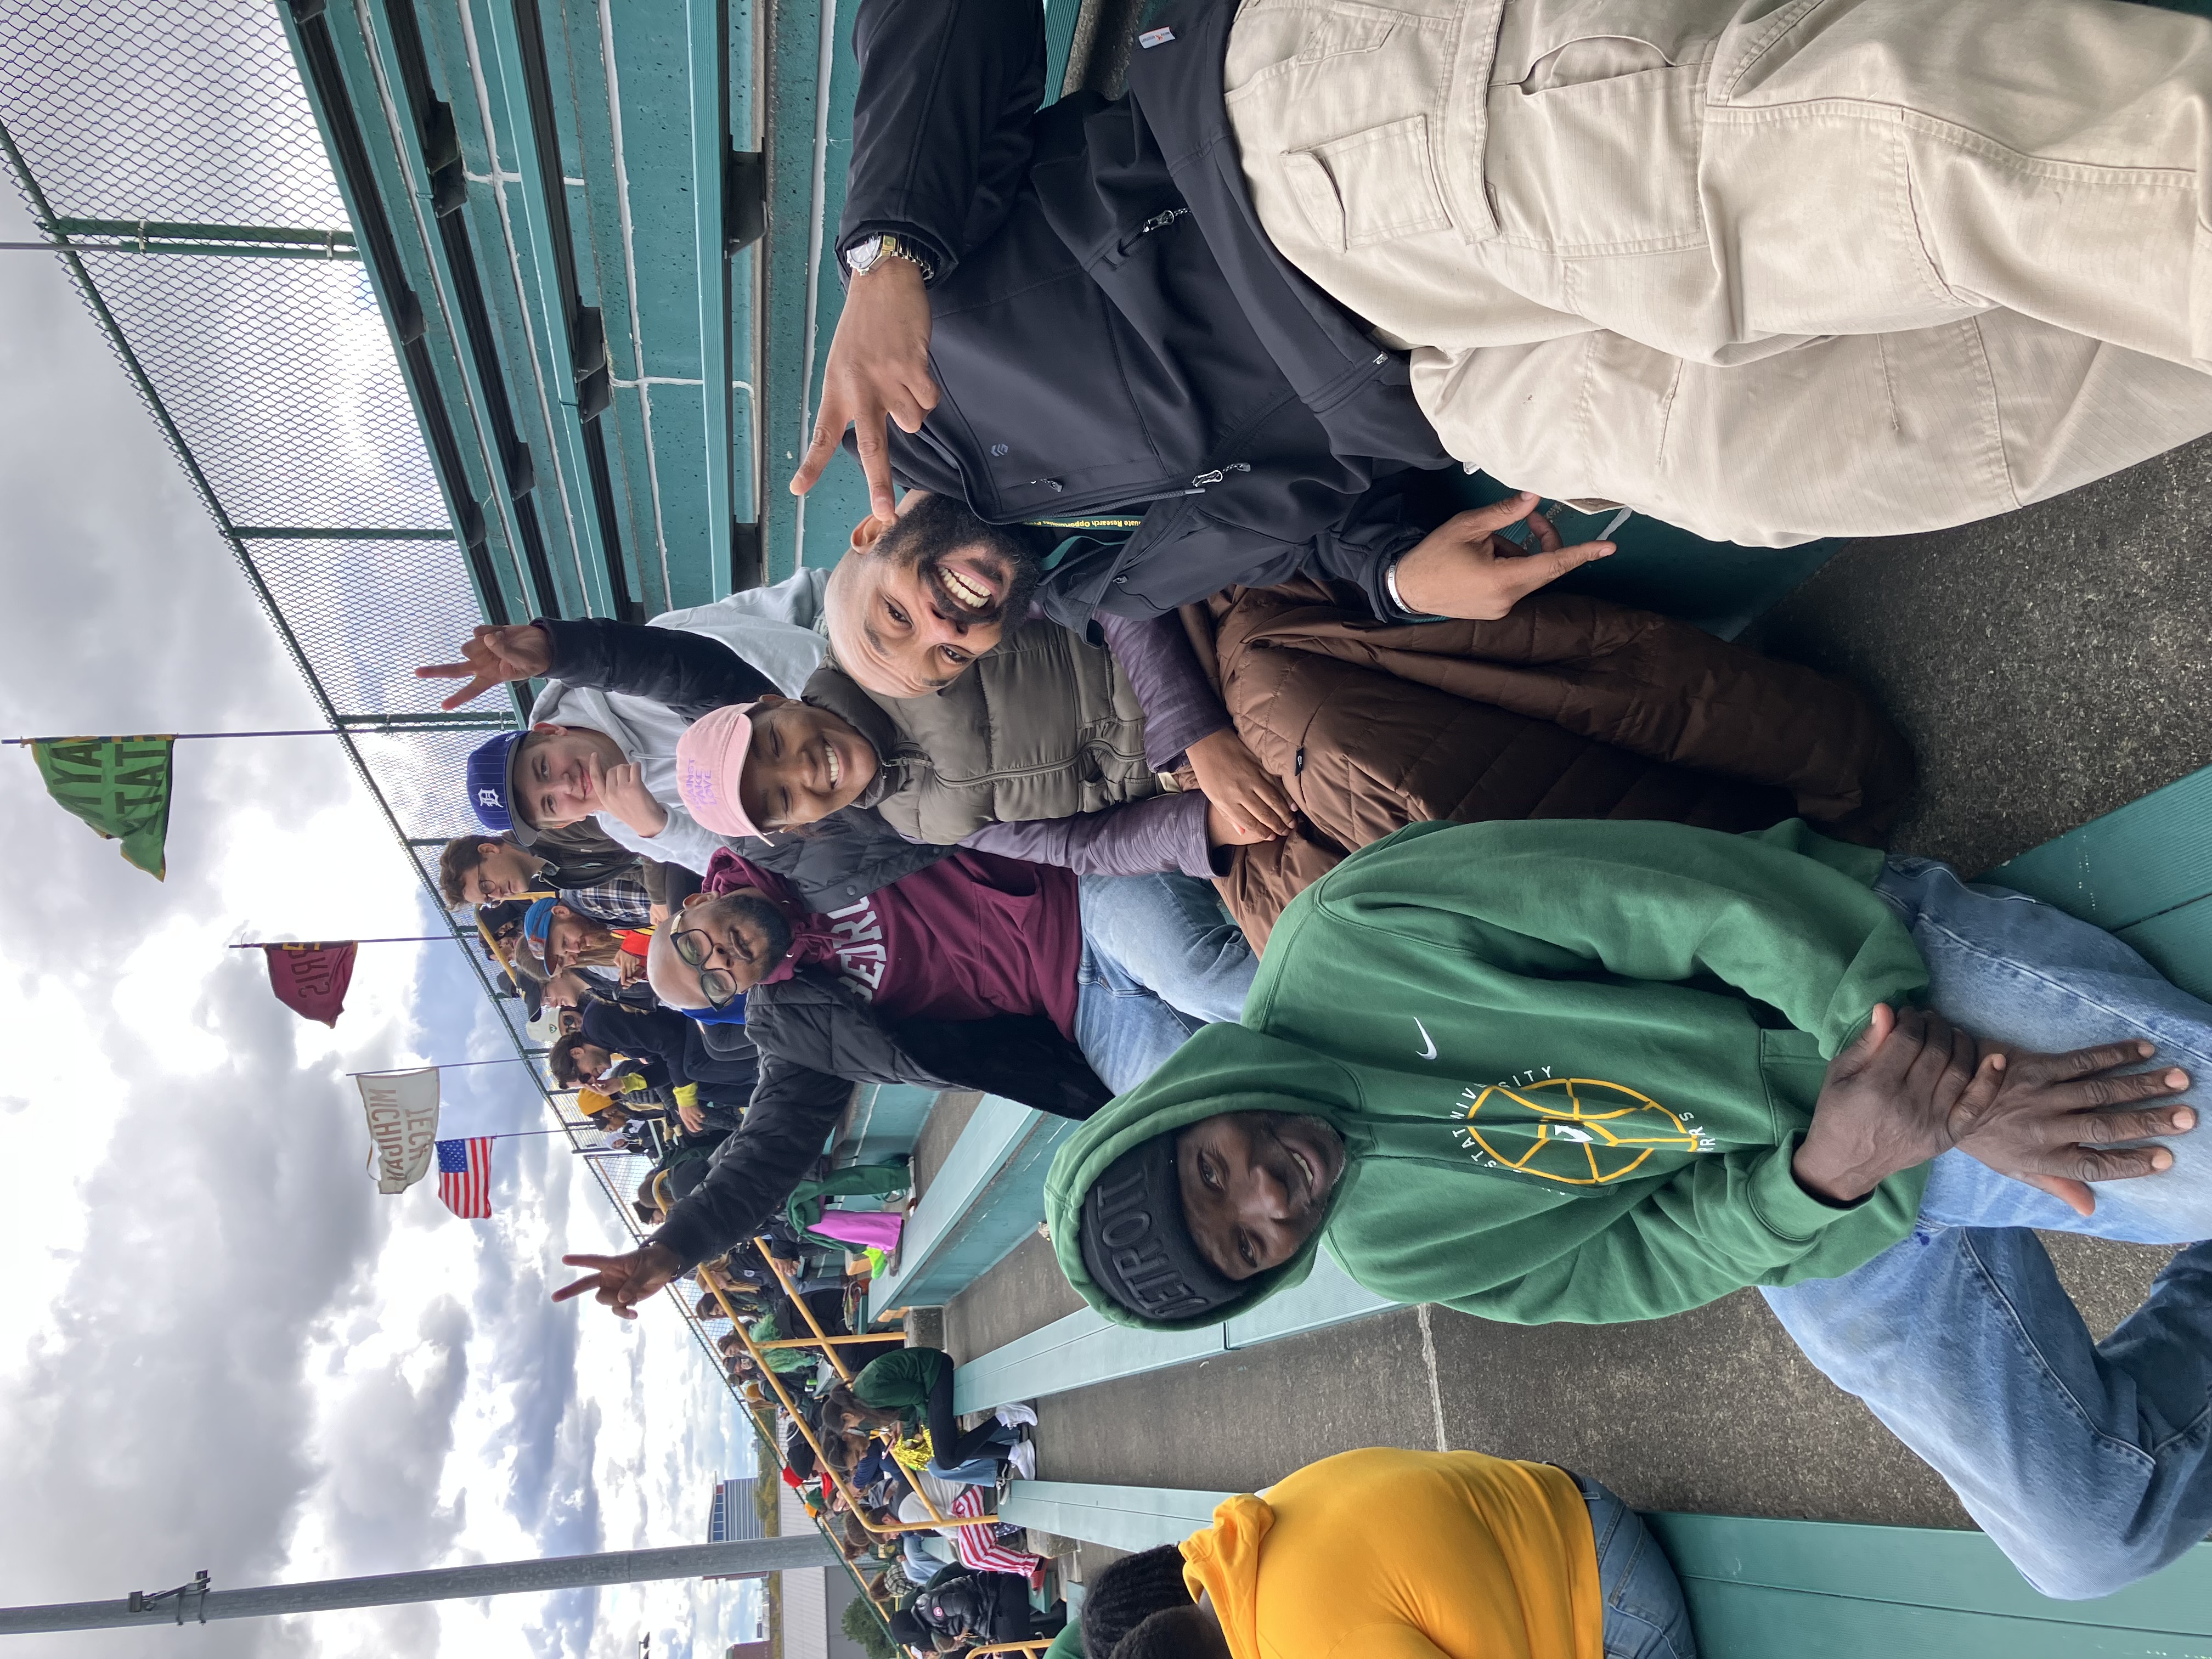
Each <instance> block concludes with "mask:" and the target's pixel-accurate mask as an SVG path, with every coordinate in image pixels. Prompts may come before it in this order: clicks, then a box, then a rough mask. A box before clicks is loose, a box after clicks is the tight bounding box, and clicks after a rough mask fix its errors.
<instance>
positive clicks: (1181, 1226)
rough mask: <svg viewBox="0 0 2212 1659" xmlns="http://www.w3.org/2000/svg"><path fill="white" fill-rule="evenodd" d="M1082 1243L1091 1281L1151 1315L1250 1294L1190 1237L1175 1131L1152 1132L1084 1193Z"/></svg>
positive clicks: (1207, 1307)
mask: <svg viewBox="0 0 2212 1659" xmlns="http://www.w3.org/2000/svg"><path fill="white" fill-rule="evenodd" d="M1079 1243H1081V1245H1082V1247H1083V1265H1084V1267H1086V1268H1087V1269H1089V1271H1090V1273H1091V1281H1092V1282H1093V1283H1094V1284H1096V1285H1097V1286H1098V1288H1099V1289H1101V1290H1103V1291H1105V1292H1106V1294H1107V1295H1109V1296H1110V1297H1113V1298H1114V1300H1115V1301H1116V1302H1118V1303H1120V1304H1121V1305H1122V1306H1123V1307H1125V1308H1127V1309H1128V1310H1130V1312H1132V1313H1134V1314H1139V1315H1141V1316H1144V1317H1145V1318H1146V1319H1161V1320H1166V1319H1195V1318H1197V1317H1198V1316H1200V1315H1201V1314H1206V1313H1211V1312H1212V1310H1214V1309H1216V1308H1221V1307H1226V1306H1227V1305H1228V1304H1230V1303H1231V1302H1234V1301H1236V1300H1237V1298H1238V1297H1241V1296H1243V1294H1244V1293H1245V1289H1246V1287H1245V1286H1243V1285H1240V1284H1238V1283H1237V1281H1236V1280H1235V1279H1231V1278H1229V1277H1228V1276H1227V1275H1226V1274H1225V1273H1222V1272H1221V1270H1220V1269H1219V1268H1218V1267H1215V1266H1214V1265H1213V1264H1212V1262H1211V1261H1207V1260H1206V1258H1205V1257H1204V1256H1203V1255H1200V1254H1199V1249H1198V1243H1197V1241H1196V1240H1194V1239H1193V1238H1192V1237H1191V1236H1190V1227H1189V1225H1188V1224H1187V1223H1186V1222H1185V1221H1184V1219H1183V1213H1182V1188H1181V1187H1180V1186H1179V1185H1178V1184H1177V1182H1176V1137H1175V1136H1174V1135H1173V1134H1164V1135H1155V1136H1153V1137H1152V1139H1150V1140H1147V1141H1146V1142H1145V1143H1144V1144H1143V1145H1142V1146H1135V1147H1133V1148H1131V1149H1130V1150H1129V1151H1127V1152H1124V1153H1122V1154H1121V1157H1119V1158H1115V1160H1114V1161H1113V1163H1112V1164H1109V1165H1108V1166H1107V1169H1106V1173H1105V1174H1104V1175H1103V1176H1099V1177H1098V1179H1097V1182H1094V1183H1092V1186H1091V1190H1090V1191H1089V1192H1087V1193H1085V1194H1084V1195H1083V1223H1082V1226H1081V1229H1080V1231H1079Z"/></svg>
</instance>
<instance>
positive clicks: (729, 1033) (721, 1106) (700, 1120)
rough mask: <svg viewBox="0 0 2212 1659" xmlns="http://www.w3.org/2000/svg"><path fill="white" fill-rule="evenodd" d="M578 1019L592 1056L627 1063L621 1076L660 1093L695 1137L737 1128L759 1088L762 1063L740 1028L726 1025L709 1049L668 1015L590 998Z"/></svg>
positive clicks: (694, 1029)
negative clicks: (707, 1130)
mask: <svg viewBox="0 0 2212 1659" xmlns="http://www.w3.org/2000/svg"><path fill="white" fill-rule="evenodd" d="M577 1012H578V1013H579V1014H580V1015H581V1016H582V1024H583V1029H582V1033H581V1035H582V1038H583V1041H584V1044H585V1045H586V1046H587V1047H588V1048H589V1049H590V1050H592V1052H594V1053H603V1054H622V1055H624V1056H626V1057H627V1059H626V1061H625V1065H626V1067H627V1069H626V1070H625V1071H624V1072H623V1073H622V1075H624V1076H632V1077H640V1078H642V1079H644V1080H645V1083H646V1086H647V1087H648V1088H653V1089H661V1090H665V1091H667V1097H668V1098H669V1100H671V1102H672V1103H674V1105H675V1107H676V1110H677V1113H678V1115H679V1116H680V1117H681V1118H682V1119H683V1121H684V1127H685V1128H687V1129H690V1130H691V1131H692V1132H694V1133H697V1132H698V1131H699V1130H701V1129H702V1128H704V1127H707V1126H708V1124H709V1123H714V1124H719V1125H720V1127H723V1128H726V1129H729V1128H735V1127H737V1114H738V1113H739V1112H740V1111H742V1110H743V1109H744V1108H745V1107H746V1106H747V1105H748V1104H750V1102H751V1100H752V1097H753V1091H754V1090H755V1089H756V1088H757V1086H758V1085H759V1081H760V1056H759V1054H758V1053H757V1052H756V1049H755V1046H754V1043H753V1039H752V1036H751V1033H750V1031H749V1030H747V1029H746V1028H745V1026H744V1025H743V1024H728V1023H726V1022H725V1023H723V1024H720V1025H719V1026H718V1027H717V1029H716V1031H715V1036H717V1037H718V1038H719V1039H720V1040H719V1042H709V1041H708V1034H707V1032H706V1031H705V1030H703V1029H702V1027H701V1026H700V1024H698V1022H697V1021H696V1020H692V1019H688V1018H685V1017H684V1015H682V1014H679V1013H678V1012H675V1011H674V1010H672V1009H670V1008H665V1007H660V1006H654V1007H651V1008H639V1007H635V1006H627V1005H623V1004H620V1003H615V1002H609V1001H605V1000H601V999H599V998H592V999H589V1000H586V1001H585V1002H584V1003H583V1004H582V1005H581V1006H580V1007H579V1008H578V1009H577ZM738 1012H740V1013H742V1012H743V1006H742V1005H738ZM564 1040H565V1039H564ZM557 1046H558V1045H557V1044H556V1048H557ZM577 1052H578V1050H576V1049H571V1050H570V1053H571V1054H576V1053H577ZM547 1058H548V1060H549V1062H550V1059H551V1056H550V1055H548V1056H547ZM555 1075H556V1077H557V1076H559V1075H560V1073H557V1072H556V1073H555Z"/></svg>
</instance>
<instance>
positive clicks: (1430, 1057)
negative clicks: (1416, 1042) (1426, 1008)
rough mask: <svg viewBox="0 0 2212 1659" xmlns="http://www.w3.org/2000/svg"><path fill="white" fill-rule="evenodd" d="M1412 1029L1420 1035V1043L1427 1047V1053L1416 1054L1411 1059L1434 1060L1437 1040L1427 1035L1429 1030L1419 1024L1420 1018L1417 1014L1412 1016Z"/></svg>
mask: <svg viewBox="0 0 2212 1659" xmlns="http://www.w3.org/2000/svg"><path fill="white" fill-rule="evenodd" d="M1413 1029H1414V1030H1417V1031H1419V1033H1420V1034H1421V1041H1422V1042H1425V1043H1427V1044H1428V1045H1429V1051H1428V1053H1426V1054H1416V1055H1414V1056H1413V1058H1414V1059H1416V1060H1434V1059H1435V1058H1436V1057H1437V1040H1436V1039H1435V1038H1434V1037H1432V1036H1430V1035H1429V1028H1428V1027H1427V1026H1425V1025H1424V1024H1421V1017H1420V1016H1419V1014H1415V1015H1414V1016H1413Z"/></svg>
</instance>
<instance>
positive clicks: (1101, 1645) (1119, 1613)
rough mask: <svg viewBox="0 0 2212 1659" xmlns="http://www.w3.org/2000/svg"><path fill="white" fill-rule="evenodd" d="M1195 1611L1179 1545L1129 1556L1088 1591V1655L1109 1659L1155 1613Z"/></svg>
mask: <svg viewBox="0 0 2212 1659" xmlns="http://www.w3.org/2000/svg"><path fill="white" fill-rule="evenodd" d="M1195 1605H1196V1603H1195V1602H1194V1601H1193V1599H1192V1596H1191V1593H1190V1591H1189V1590H1188V1589H1186V1588H1185V1587H1184V1584H1183V1579H1182V1550H1180V1549H1179V1548H1177V1547H1176V1546H1175V1545H1173V1544H1162V1545H1160V1546H1159V1547H1158V1548H1156V1549H1149V1550H1140V1551H1139V1552H1138V1553H1136V1554H1134V1555H1125V1556H1123V1557H1122V1558H1121V1559H1120V1560H1119V1561H1116V1562H1115V1563H1114V1564H1113V1565H1111V1566H1109V1567H1108V1568H1107V1569H1106V1570H1105V1571H1103V1572H1101V1573H1100V1574H1099V1575H1098V1577H1097V1582H1096V1583H1092V1584H1091V1585H1090V1586H1088V1587H1087V1588H1086V1589H1085V1591H1084V1595H1083V1650H1084V1652H1085V1653H1086V1654H1092V1655H1096V1656H1097V1659H1109V1656H1110V1655H1112V1654H1113V1652H1114V1650H1115V1648H1117V1647H1119V1646H1120V1645H1121V1639H1122V1638H1124V1637H1126V1636H1128V1635H1130V1634H1132V1633H1133V1632H1134V1631H1135V1630H1136V1628H1137V1626H1139V1625H1141V1624H1143V1623H1144V1622H1145V1621H1146V1620H1147V1619H1150V1618H1151V1617H1152V1615H1153V1614H1154V1613H1168V1612H1173V1611H1178V1610H1181V1609H1182V1608H1186V1607H1193V1606H1195ZM1130 1659H1133V1656H1130Z"/></svg>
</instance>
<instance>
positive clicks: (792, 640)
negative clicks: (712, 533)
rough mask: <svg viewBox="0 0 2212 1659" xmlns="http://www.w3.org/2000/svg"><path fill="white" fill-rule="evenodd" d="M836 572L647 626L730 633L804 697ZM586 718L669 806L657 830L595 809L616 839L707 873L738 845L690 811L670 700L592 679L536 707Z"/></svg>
mask: <svg viewBox="0 0 2212 1659" xmlns="http://www.w3.org/2000/svg"><path fill="white" fill-rule="evenodd" d="M828 582H829V572H828V571H826V570H808V569H802V570H801V571H799V574H797V575H795V576H793V577H792V578H790V579H789V580H787V581H781V582H778V583H776V584H775V586H773V587H752V588H747V589H746V590H745V591H744V592H742V593H732V594H731V595H730V596H729V597H728V598H727V599H717V600H715V601H714V604H712V605H694V606H692V607H691V608H690V610H688V611H667V612H665V613H664V614H663V615H661V616H658V617H654V618H653V620H652V621H651V622H650V623H647V626H648V627H651V628H673V629H680V630H682V631H683V632H684V633H687V634H704V635H707V636H708V638H709V639H715V640H720V641H721V642H722V643H723V644H724V645H726V646H728V647H730V649H731V650H732V651H734V652H736V653H738V655H739V656H740V657H743V658H744V659H745V660H746V661H747V662H749V663H750V664H751V665H753V666H754V667H756V668H757V669H759V670H760V671H761V672H762V673H763V674H765V675H767V676H768V677H769V678H770V679H771V680H774V681H775V684H776V689H777V690H780V691H781V692H782V693H783V694H784V696H787V697H795V696H798V695H799V692H800V690H802V689H803V688H804V687H805V684H806V681H807V678H808V676H810V675H811V674H812V673H813V672H814V671H815V669H816V668H817V667H818V666H820V665H821V662H822V659H823V655H824V653H827V652H828V650H829V636H828V635H827V634H826V633H825V632H824V631H823V623H822V593H823V588H824V587H825V586H827V585H828ZM541 722H543V723H545V724H549V725H553V726H584V727H586V728H588V729H590V730H592V731H594V732H605V733H606V734H607V736H609V737H611V738H613V739H614V740H615V742H616V744H617V745H618V746H619V747H620V748H621V750H622V751H623V758H624V759H625V760H628V761H631V762H633V763H635V764H636V766H637V767H638V769H639V771H640V773H641V775H642V776H643V779H644V782H645V787H646V789H647V792H648V793H651V795H652V796H653V799H655V800H657V801H659V803H660V804H661V805H663V806H665V807H666V808H667V809H668V823H667V826H666V827H665V829H662V830H661V832H660V833H659V835H657V836H652V837H650V838H648V837H647V836H641V835H639V834H638V833H637V832H636V831H635V830H634V829H631V828H630V827H629V825H628V824H626V823H623V821H622V820H621V819H619V818H617V817H615V816H614V814H613V813H611V812H595V813H593V814H592V817H595V818H597V819H598V820H599V828H600V829H601V830H603V831H604V832H605V834H606V835H607V836H609V837H610V838H611V839H612V840H614V841H617V842H620V843H621V844H622V845H623V846H624V847H627V848H629V849H630V850H631V851H632V852H634V853H636V854H639V855H640V856H641V857H644V858H649V859H658V860H660V861H661V862H662V863H664V864H680V865H683V866H685V867H686V868H687V869H691V870H696V871H697V872H700V873H701V874H702V875H704V874H705V873H706V870H707V860H709V859H711V858H713V857H714V854H715V853H716V852H717V851H718V850H719V849H720V848H724V847H729V846H733V845H735V843H734V842H730V841H728V840H726V839H725V838H724V837H722V836H717V835H714V834H711V833H710V832H708V830H705V829H701V828H700V827H699V825H698V824H697V823H696V822H695V821H694V820H693V819H692V817H691V815H690V813H689V812H687V811H684V798H683V796H682V795H680V794H678V793H677V788H676V744H677V742H678V739H679V738H682V737H683V735H684V730H685V728H686V727H688V726H690V721H689V720H685V719H684V718H683V716H681V715H680V714H678V713H677V712H676V711H675V710H674V709H672V708H669V707H668V705H667V704H665V703H659V702H649V701H647V699H645V698H643V697H632V696H623V695H622V694H621V693H619V692H607V691H598V690H591V689H590V688H588V687H585V686H576V685H564V684H562V683H561V682H560V681H559V680H552V681H550V682H548V683H547V684H546V687H545V690H544V692H543V693H542V694H541V695H540V696H539V697H538V701H537V702H536V703H535V704H534V705H533V706H532V708H531V710H530V723H531V724H532V726H536V725H538V724H540V723H541Z"/></svg>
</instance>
